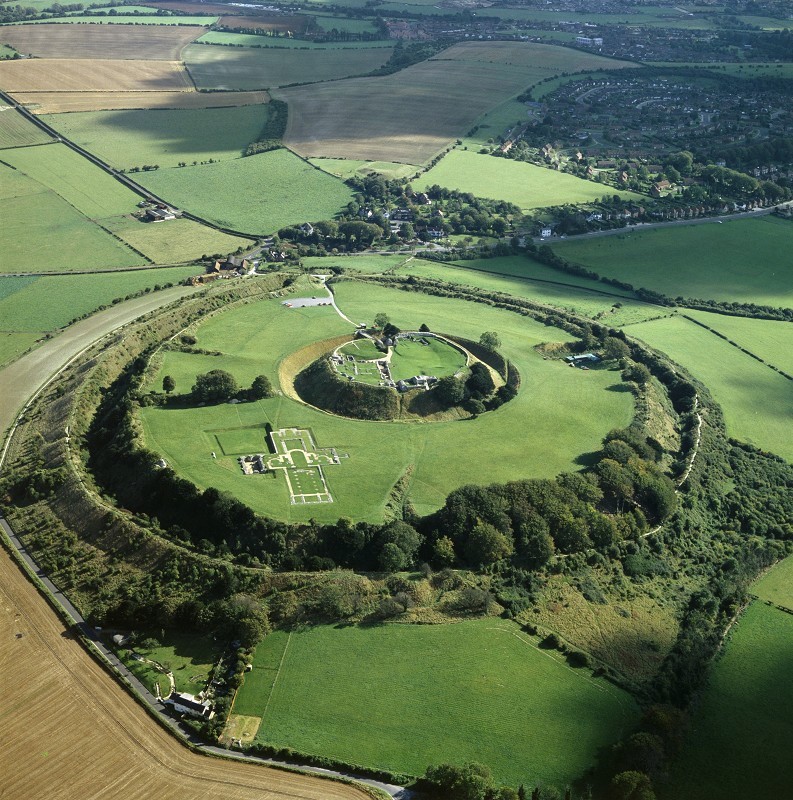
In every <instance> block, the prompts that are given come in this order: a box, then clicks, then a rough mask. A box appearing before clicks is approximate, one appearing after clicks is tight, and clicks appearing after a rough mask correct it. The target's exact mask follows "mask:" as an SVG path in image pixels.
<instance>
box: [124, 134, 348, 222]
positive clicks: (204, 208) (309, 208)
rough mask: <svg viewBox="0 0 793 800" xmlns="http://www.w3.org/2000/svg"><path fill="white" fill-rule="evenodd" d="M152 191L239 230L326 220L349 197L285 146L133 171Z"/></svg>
mask: <svg viewBox="0 0 793 800" xmlns="http://www.w3.org/2000/svg"><path fill="white" fill-rule="evenodd" d="M138 179H139V181H140V183H142V184H143V185H144V186H145V187H146V188H147V189H151V190H152V191H153V192H154V193H155V194H158V195H159V196H160V197H164V198H165V199H166V200H168V201H169V202H171V203H174V204H176V205H177V206H179V207H180V208H185V209H187V210H189V211H191V212H193V213H194V214H197V215H198V216H200V217H203V218H204V219H209V220H211V221H212V222H216V223H218V224H220V225H223V226H224V227H228V228H231V229H232V230H238V231H242V232H244V233H251V234H258V233H273V232H275V231H277V230H278V229H279V228H282V227H284V226H285V225H291V224H293V223H299V222H306V221H308V220H311V221H316V220H321V219H329V218H331V217H333V216H334V215H335V214H337V213H338V212H339V211H340V210H341V208H342V207H343V206H346V205H347V203H348V202H349V201H350V200H351V199H352V192H351V190H350V189H348V188H347V187H346V186H345V185H344V184H343V183H342V182H341V181H340V180H338V179H337V178H334V177H332V176H330V175H327V174H325V173H324V172H321V171H320V170H318V169H314V168H313V167H312V166H311V165H309V164H306V163H305V162H304V161H302V160H301V159H299V158H298V157H297V156H295V155H294V154H293V153H290V152H289V151H288V150H283V149H282V150H273V151H271V152H269V153H261V154H259V155H255V156H249V157H248V158H242V159H237V160H235V161H224V162H221V163H219V164H208V165H206V166H197V167H185V168H182V169H179V168H175V169H161V170H157V171H156V172H146V173H142V174H140V175H139V176H138Z"/></svg>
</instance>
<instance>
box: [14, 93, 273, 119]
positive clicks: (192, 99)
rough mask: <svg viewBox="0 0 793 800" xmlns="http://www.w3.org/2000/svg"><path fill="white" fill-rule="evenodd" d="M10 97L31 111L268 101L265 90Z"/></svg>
mask: <svg viewBox="0 0 793 800" xmlns="http://www.w3.org/2000/svg"><path fill="white" fill-rule="evenodd" d="M14 97H15V98H16V99H17V100H18V101H19V102H20V103H22V104H23V105H24V106H25V107H26V108H27V109H28V111H30V112H31V113H33V114H65V113H70V112H77V111H127V110H146V109H151V110H155V109H165V108H173V109H191V108H231V107H235V106H248V105H261V104H262V103H267V102H269V101H270V95H269V94H267V92H194V91H183V92H156V91H155V92H146V91H143V92H126V91H125V92H15V93H14Z"/></svg>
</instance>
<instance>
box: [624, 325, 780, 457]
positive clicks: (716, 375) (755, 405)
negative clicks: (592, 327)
mask: <svg viewBox="0 0 793 800" xmlns="http://www.w3.org/2000/svg"><path fill="white" fill-rule="evenodd" d="M627 332H628V333H630V334H631V335H633V336H638V337H639V338H641V339H644V340H645V341H646V342H648V343H649V344H651V345H652V346H653V347H657V348H658V349H659V350H663V351H664V352H665V353H668V354H669V355H670V356H671V357H672V358H673V359H674V360H675V361H677V362H679V363H680V364H682V365H683V366H684V367H686V368H687V369H689V370H691V373H692V374H693V375H694V376H695V377H697V378H699V379H700V380H701V381H702V382H703V383H704V384H705V385H706V386H707V387H708V389H709V390H710V391H711V393H712V395H713V398H714V399H715V400H716V402H717V403H719V404H720V405H721V407H722V408H723V409H724V418H725V420H726V422H727V431H728V433H729V434H730V436H734V437H735V438H737V439H741V440H743V441H747V442H750V443H751V444H754V445H756V446H757V447H761V448H763V449H765V450H770V451H771V452H774V453H776V454H777V455H780V456H782V457H783V458H786V459H788V460H791V461H793V439H792V438H791V436H790V419H791V414H793V392H791V383H790V381H788V380H787V379H785V378H783V377H782V376H781V375H778V374H777V373H775V372H774V371H773V370H771V369H770V368H769V367H767V366H765V365H764V364H760V363H759V362H757V361H755V360H754V359H753V358H751V357H750V356H748V355H746V354H745V353H742V352H741V351H740V350H738V349H737V348H735V347H733V346H732V345H730V344H728V343H727V342H725V341H724V340H722V339H719V338H718V337H717V336H714V335H713V334H712V333H709V332H708V331H706V330H704V329H703V328H700V327H699V326H698V325H695V324H694V323H693V322H690V321H688V320H685V319H682V318H680V317H675V316H673V317H668V318H665V319H658V320H653V321H652V322H644V323H640V324H638V325H632V326H631V327H630V328H628V329H627Z"/></svg>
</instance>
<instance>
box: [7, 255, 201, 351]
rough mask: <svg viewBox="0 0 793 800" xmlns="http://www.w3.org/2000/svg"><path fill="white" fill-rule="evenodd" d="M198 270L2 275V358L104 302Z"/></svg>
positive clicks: (186, 275)
mask: <svg viewBox="0 0 793 800" xmlns="http://www.w3.org/2000/svg"><path fill="white" fill-rule="evenodd" d="M195 273H196V268H195V267H177V268H175V269H146V270H137V271H132V272H118V273H111V274H103V275H50V276H46V275H45V276H41V277H35V276H26V277H5V278H2V280H0V320H2V322H0V364H5V363H7V362H8V361H10V360H11V359H12V358H15V357H16V356H18V355H19V354H20V353H23V352H24V351H25V350H27V349H28V348H29V347H30V346H31V345H33V344H34V343H35V342H36V340H37V339H40V338H41V337H42V336H44V335H45V334H47V333H51V332H53V331H55V330H57V329H59V328H62V327H63V326H64V325H66V324H68V323H69V322H70V321H71V320H72V319H75V318H76V317H80V316H82V315H83V314H88V313H90V312H91V311H94V310H95V309H97V308H98V307H99V306H101V305H107V304H109V303H112V302H113V300H115V299H117V298H123V297H125V296H126V295H128V294H132V293H135V292H139V291H142V290H145V289H146V288H153V287H154V286H156V285H157V284H160V285H162V284H165V283H178V282H179V281H182V280H184V279H185V278H187V277H189V276H190V275H194V274H195Z"/></svg>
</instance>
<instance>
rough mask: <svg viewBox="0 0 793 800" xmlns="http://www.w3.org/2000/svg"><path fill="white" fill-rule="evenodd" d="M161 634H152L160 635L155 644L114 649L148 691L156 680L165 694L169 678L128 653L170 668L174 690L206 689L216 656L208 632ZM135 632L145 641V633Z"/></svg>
mask: <svg viewBox="0 0 793 800" xmlns="http://www.w3.org/2000/svg"><path fill="white" fill-rule="evenodd" d="M164 634H165V635H164V636H163V635H162V632H157V633H154V634H152V636H157V637H160V638H161V640H162V641H161V642H158V643H157V644H154V643H152V644H153V646H151V647H143V646H141V645H140V644H137V645H126V646H124V647H122V648H118V649H116V652H117V653H118V655H119V657H120V658H121V660H122V661H123V662H124V664H125V665H126V666H127V667H128V668H129V669H130V670H131V671H132V673H133V674H134V675H135V677H137V678H138V679H139V680H140V681H141V682H142V683H143V684H144V686H146V688H147V689H148V690H149V691H150V692H152V693H154V692H155V686H156V685H157V684H159V687H160V693H161V695H162V696H163V697H165V696H166V695H167V694H168V693H169V691H170V682H169V680H168V678H167V676H166V675H164V674H163V673H162V672H160V671H159V670H157V669H156V668H155V667H154V665H153V664H146V663H145V662H142V661H139V660H138V659H135V658H132V653H137V654H138V655H141V656H143V657H144V658H146V659H149V660H150V661H156V662H158V663H159V664H162V665H163V666H164V667H166V669H167V668H170V670H171V672H172V673H173V680H174V685H175V686H176V691H177V692H187V693H188V694H192V695H196V694H198V693H199V692H202V691H203V690H204V689H206V686H207V683H208V682H209V677H210V674H211V672H212V668H213V667H214V665H215V662H216V661H217V659H218V657H219V656H220V652H219V651H218V648H217V645H216V643H215V642H213V641H212V640H211V639H210V638H209V637H208V636H203V635H198V634H193V633H181V632H178V631H165V632H164ZM139 636H140V639H141V641H146V639H147V638H148V637H147V634H145V633H142V634H140V635H139ZM130 648H131V649H130Z"/></svg>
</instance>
